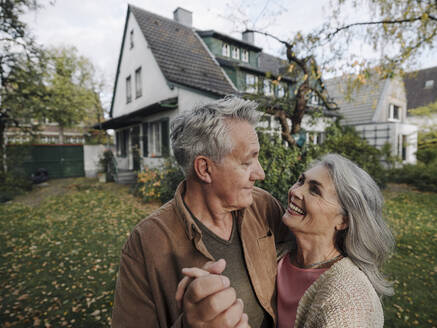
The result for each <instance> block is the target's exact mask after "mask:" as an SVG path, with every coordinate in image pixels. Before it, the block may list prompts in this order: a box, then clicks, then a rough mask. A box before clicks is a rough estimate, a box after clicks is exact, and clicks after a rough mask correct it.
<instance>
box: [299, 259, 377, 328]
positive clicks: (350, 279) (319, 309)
mask: <svg viewBox="0 0 437 328" xmlns="http://www.w3.org/2000/svg"><path fill="white" fill-rule="evenodd" d="M383 325H384V315H383V312H382V306H381V302H380V300H379V298H378V295H377V294H376V292H375V289H374V288H373V286H372V284H371V283H370V281H369V279H368V278H367V276H366V275H365V274H364V273H363V272H362V271H361V270H360V269H359V268H358V267H357V266H356V265H355V264H354V263H353V262H352V261H351V260H350V259H349V258H347V257H346V258H344V259H342V260H341V261H338V262H337V263H335V264H334V265H333V266H332V267H331V268H330V269H329V270H327V271H325V272H324V273H323V274H322V275H321V276H320V277H319V278H318V279H317V280H316V281H315V282H314V283H313V284H312V285H311V286H310V287H309V288H308V289H307V290H306V292H305V294H304V295H303V296H302V298H301V300H300V302H299V306H298V308H297V314H296V321H295V324H294V327H295V328H321V327H323V328H325V327H327V328H330V327H332V328H339V327H342V328H343V327H346V328H349V327H357V328H358V327H360V328H362V327H365V328H367V327H368V328H374V327H383Z"/></svg>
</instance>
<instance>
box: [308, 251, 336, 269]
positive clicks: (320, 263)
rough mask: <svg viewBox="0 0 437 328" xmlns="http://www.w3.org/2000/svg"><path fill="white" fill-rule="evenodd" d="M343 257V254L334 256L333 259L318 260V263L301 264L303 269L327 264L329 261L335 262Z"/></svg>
mask: <svg viewBox="0 0 437 328" xmlns="http://www.w3.org/2000/svg"><path fill="white" fill-rule="evenodd" d="M342 257H343V255H341V254H340V255H338V256H336V257H333V258H332V259H329V260H326V261H320V262H316V263H312V264H308V265H303V266H301V268H302V269H312V268H315V267H317V266H322V265H326V264H328V263H332V262H335V261H337V260H339V259H341V258H342Z"/></svg>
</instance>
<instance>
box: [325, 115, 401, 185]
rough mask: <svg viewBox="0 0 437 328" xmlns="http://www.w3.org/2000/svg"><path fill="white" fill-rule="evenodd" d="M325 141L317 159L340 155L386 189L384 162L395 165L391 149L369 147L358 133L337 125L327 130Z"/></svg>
mask: <svg viewBox="0 0 437 328" xmlns="http://www.w3.org/2000/svg"><path fill="white" fill-rule="evenodd" d="M325 135H326V137H325V140H324V142H323V144H322V145H320V146H318V147H317V148H318V149H317V150H316V153H317V157H321V156H322V155H323V154H327V153H337V154H340V155H342V156H344V157H346V158H348V159H350V160H351V161H353V162H354V163H356V164H357V165H358V166H360V167H361V168H362V169H363V170H365V171H366V172H367V173H369V174H370V175H371V176H372V178H373V179H374V180H375V181H376V183H377V184H378V185H379V186H380V187H385V185H386V182H387V170H386V169H384V167H383V164H382V162H385V163H386V164H388V165H392V164H393V161H394V159H393V157H392V156H391V155H390V147H389V146H387V145H385V146H384V147H383V149H382V150H379V149H377V148H376V147H373V146H372V145H369V144H368V143H367V141H366V140H364V139H362V138H361V137H360V136H359V135H358V133H357V132H356V131H355V130H354V129H353V128H352V127H347V126H340V125H339V124H337V123H335V124H333V125H331V126H329V127H328V128H327V129H326V130H325Z"/></svg>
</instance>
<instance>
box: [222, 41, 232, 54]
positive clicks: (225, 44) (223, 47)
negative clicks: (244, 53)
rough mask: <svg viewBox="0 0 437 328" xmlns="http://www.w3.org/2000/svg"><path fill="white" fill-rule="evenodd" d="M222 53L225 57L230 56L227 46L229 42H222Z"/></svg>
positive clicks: (229, 48)
mask: <svg viewBox="0 0 437 328" xmlns="http://www.w3.org/2000/svg"><path fill="white" fill-rule="evenodd" d="M222 55H223V56H225V57H230V56H231V47H230V46H229V44H227V43H223V46H222Z"/></svg>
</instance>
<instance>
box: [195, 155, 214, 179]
mask: <svg viewBox="0 0 437 328" xmlns="http://www.w3.org/2000/svg"><path fill="white" fill-rule="evenodd" d="M211 164H212V162H211V160H210V159H209V158H208V157H205V156H197V157H196V158H195V159H194V163H193V166H194V172H195V174H196V176H197V177H198V178H199V179H200V180H201V181H202V182H204V183H211V182H212V178H211V167H210V166H211Z"/></svg>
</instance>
